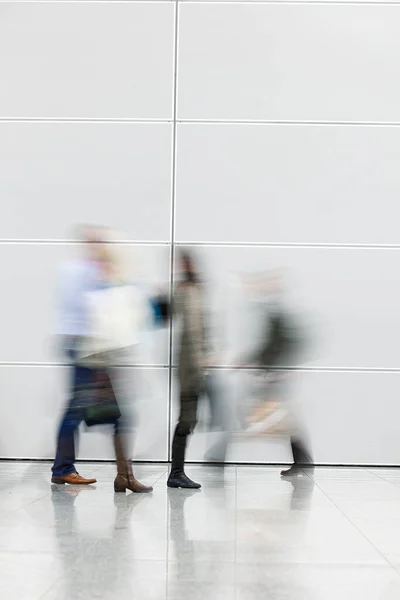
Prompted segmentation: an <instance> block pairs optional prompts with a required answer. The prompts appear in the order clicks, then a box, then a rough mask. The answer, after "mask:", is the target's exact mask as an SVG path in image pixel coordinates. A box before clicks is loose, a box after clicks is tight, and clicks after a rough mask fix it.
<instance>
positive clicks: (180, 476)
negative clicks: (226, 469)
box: [167, 471, 201, 490]
mask: <svg viewBox="0 0 400 600" xmlns="http://www.w3.org/2000/svg"><path fill="white" fill-rule="evenodd" d="M167 486H168V487H170V488H185V489H191V490H198V489H200V488H201V485H200V483H196V482H195V481H192V480H191V479H189V477H188V476H187V475H186V474H185V473H184V472H183V471H182V472H181V473H173V472H171V474H170V476H169V478H168V481H167Z"/></svg>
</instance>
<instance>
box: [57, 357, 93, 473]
mask: <svg viewBox="0 0 400 600" xmlns="http://www.w3.org/2000/svg"><path fill="white" fill-rule="evenodd" d="M68 356H69V358H71V359H72V361H74V358H75V353H74V351H73V350H70V351H69V352H68ZM92 377H93V370H92V369H89V368H87V367H82V366H80V365H77V364H76V363H74V362H73V363H72V378H71V388H70V399H69V402H68V406H67V408H66V410H65V413H64V416H63V418H62V421H61V424H60V428H59V430H58V437H57V451H56V458H55V460H54V464H53V467H52V472H53V476H54V477H65V475H70V474H71V473H75V472H76V469H75V465H74V463H75V436H77V435H78V427H79V425H80V424H81V422H82V420H83V410H82V407H81V406H79V405H78V399H77V397H76V394H75V389H76V388H77V387H78V386H82V385H87V384H89V383H90V381H91V379H92Z"/></svg>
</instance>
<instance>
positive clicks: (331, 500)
mask: <svg viewBox="0 0 400 600" xmlns="http://www.w3.org/2000/svg"><path fill="white" fill-rule="evenodd" d="M314 484H315V485H316V486H317V488H318V489H319V490H321V492H322V493H323V494H324V495H325V496H326V497H327V498H328V500H329V502H331V503H332V504H333V506H334V507H335V508H336V509H337V510H338V511H339V512H340V514H342V515H343V517H344V518H345V519H346V520H347V521H348V522H349V523H350V524H351V526H352V527H353V528H354V529H355V530H356V531H357V532H358V533H359V534H360V535H361V536H362V537H363V538H364V539H365V541H366V542H367V543H368V544H369V545H370V546H371V547H372V548H373V549H374V550H375V551H376V552H377V553H378V554H379V555H380V556H381V557H382V558H383V560H384V561H385V562H386V563H387V564H388V566H389V567H391V568H392V569H393V570H394V571H396V572H397V573H399V568H400V567H399V568H396V566H395V565H394V564H393V563H392V562H391V561H390V560H389V559H388V558H387V556H385V555H384V554H383V552H381V550H379V548H378V547H377V546H376V545H375V544H374V543H373V542H372V540H370V539H369V537H368V536H367V535H366V534H365V533H364V532H363V531H361V529H360V528H359V527H357V525H356V524H355V523H354V521H352V520H351V519H350V517H349V516H348V515H347V514H346V513H345V512H344V511H343V510H342V509H341V508H340V507H339V506H338V505H337V504H336V502H335V501H334V500H333V499H332V498H331V497H330V496H329V495H328V494H327V493H326V492H325V491H324V490H323V489H322V488H321V487H320V486H319V485H318V483H316V482H315V481H314Z"/></svg>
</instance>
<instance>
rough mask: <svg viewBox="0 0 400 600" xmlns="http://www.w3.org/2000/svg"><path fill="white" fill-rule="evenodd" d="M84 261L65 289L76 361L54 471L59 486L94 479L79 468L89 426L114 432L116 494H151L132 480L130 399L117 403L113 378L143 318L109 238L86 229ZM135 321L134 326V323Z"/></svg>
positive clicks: (70, 272)
mask: <svg viewBox="0 0 400 600" xmlns="http://www.w3.org/2000/svg"><path fill="white" fill-rule="evenodd" d="M84 235H85V239H84V247H85V249H86V256H84V257H83V259H81V260H80V261H76V262H75V263H74V264H73V265H72V267H69V268H68V269H67V276H65V278H64V287H63V289H62V299H61V300H62V309H63V310H62V316H63V322H62V327H61V330H60V333H61V335H62V338H64V342H63V346H64V347H66V348H67V353H68V356H69V358H70V359H71V362H72V381H71V389H70V397H69V401H68V406H67V409H66V411H65V414H64V417H63V419H62V422H61V425H60V428H59V433H58V441H57V453H56V458H55V461H54V465H53V468H52V472H53V476H52V482H53V483H56V484H64V483H69V484H74V485H77V484H78V485H88V484H91V483H95V482H96V480H95V479H93V478H92V479H87V478H84V477H82V476H81V475H79V473H78V472H77V471H76V468H75V465H74V463H75V438H76V437H77V434H78V427H79V425H80V423H81V422H82V421H85V422H86V424H87V425H88V426H93V425H100V424H101V425H104V424H108V425H111V426H112V427H113V433H114V436H113V437H114V449H115V456H116V462H117V477H116V479H115V481H114V490H115V491H116V492H125V491H126V490H130V491H132V492H138V493H142V492H150V491H152V488H151V487H147V486H145V485H143V484H141V483H140V482H139V481H137V480H136V479H135V477H134V475H133V470H132V460H131V456H130V445H131V444H130V432H131V422H130V417H129V415H130V410H129V399H126V398H121V397H119V398H118V399H117V397H116V395H115V392H114V386H113V383H112V376H113V375H114V376H115V373H116V370H115V368H114V367H115V366H116V365H118V363H120V361H121V359H123V358H124V356H125V355H126V353H127V352H129V350H130V349H131V348H132V346H133V345H134V344H135V333H136V332H135V325H136V326H137V316H138V313H139V314H140V310H139V303H138V302H136V303H135V300H136V299H135V296H134V294H133V293H132V286H130V285H129V283H128V281H126V279H125V277H124V276H123V273H122V271H121V269H120V265H119V264H118V260H117V258H116V255H115V253H114V254H113V253H112V252H111V248H110V246H107V245H106V239H105V236H103V235H101V233H99V232H98V231H95V230H93V229H91V228H87V229H86V230H85V232H84ZM135 321H136V323H135Z"/></svg>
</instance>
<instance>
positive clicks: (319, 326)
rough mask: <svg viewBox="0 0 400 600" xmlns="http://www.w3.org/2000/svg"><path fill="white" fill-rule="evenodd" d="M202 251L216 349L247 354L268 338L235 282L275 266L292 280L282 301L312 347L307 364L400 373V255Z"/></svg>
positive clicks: (246, 249)
mask: <svg viewBox="0 0 400 600" xmlns="http://www.w3.org/2000/svg"><path fill="white" fill-rule="evenodd" d="M197 251H198V256H199V258H201V260H202V263H203V264H204V272H205V278H206V281H207V282H208V289H209V290H211V294H210V297H209V300H210V304H211V313H212V317H213V319H214V323H216V324H217V327H216V330H215V333H216V335H217V337H218V338H219V340H218V348H219V349H220V350H223V351H228V355H230V356H233V357H236V358H238V357H242V356H243V355H246V353H247V351H249V350H251V349H254V348H255V347H257V342H258V341H259V338H260V334H261V333H262V330H261V328H260V321H259V317H258V312H257V306H254V304H252V303H251V302H250V298H249V296H247V297H246V295H245V293H244V292H243V286H241V285H240V284H239V283H238V277H237V276H240V275H241V274H244V273H257V272H262V271H266V270H268V269H275V268H277V269H282V274H283V277H284V279H285V280H286V289H285V292H284V296H283V302H284V303H285V305H287V307H288V309H289V310H290V311H291V312H293V314H294V315H295V316H297V318H298V319H299V325H300V331H301V332H303V333H304V335H305V339H306V340H307V341H308V345H307V352H306V354H305V361H306V364H309V365H314V366H319V367H340V368H400V358H399V354H398V351H397V345H398V335H397V332H398V331H400V316H399V311H398V306H399V304H400V285H399V277H398V275H397V270H398V269H397V263H398V261H399V256H400V254H399V251H398V250H375V251H374V250H361V249H357V250H356V249H351V250H350V249H345V248H305V247H303V248H266V247H264V248H262V247H210V246H207V247H204V248H199V249H197ZM262 325H263V323H262V324H261V327H262ZM220 364H221V363H220ZM222 364H224V363H223V362H222ZM225 364H226V363H225Z"/></svg>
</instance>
